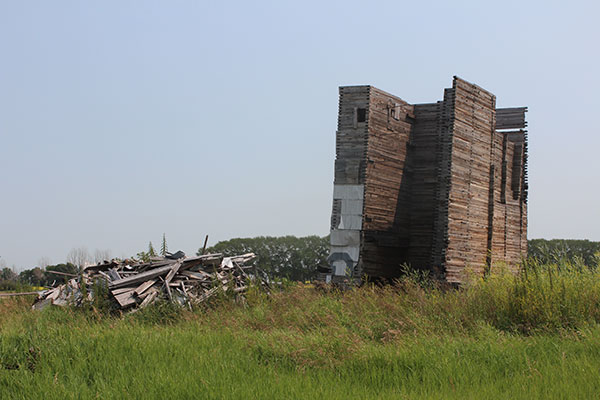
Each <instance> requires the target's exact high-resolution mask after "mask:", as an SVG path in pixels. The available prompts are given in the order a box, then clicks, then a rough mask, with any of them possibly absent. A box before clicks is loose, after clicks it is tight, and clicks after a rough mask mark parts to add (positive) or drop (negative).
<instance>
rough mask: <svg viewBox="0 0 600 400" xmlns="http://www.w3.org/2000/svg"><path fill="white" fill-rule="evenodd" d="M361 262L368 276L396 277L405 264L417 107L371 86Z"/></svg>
mask: <svg viewBox="0 0 600 400" xmlns="http://www.w3.org/2000/svg"><path fill="white" fill-rule="evenodd" d="M369 99H370V101H369V124H368V141H367V167H366V175H365V206H364V224H363V237H364V241H363V247H362V253H361V255H362V262H363V268H364V272H365V273H366V274H369V275H376V276H379V277H388V278H391V277H396V276H398V275H399V273H400V264H401V263H403V262H405V261H406V256H407V249H408V239H409V217H410V208H409V205H410V192H409V181H408V174H407V172H408V171H407V168H406V158H407V148H408V142H409V139H410V133H411V129H412V121H414V110H413V108H414V107H413V106H412V105H410V104H408V103H407V102H405V101H404V100H402V99H400V98H398V97H396V96H392V95H391V94H389V93H386V92H383V91H381V90H379V89H376V88H373V87H371V93H370V96H369Z"/></svg>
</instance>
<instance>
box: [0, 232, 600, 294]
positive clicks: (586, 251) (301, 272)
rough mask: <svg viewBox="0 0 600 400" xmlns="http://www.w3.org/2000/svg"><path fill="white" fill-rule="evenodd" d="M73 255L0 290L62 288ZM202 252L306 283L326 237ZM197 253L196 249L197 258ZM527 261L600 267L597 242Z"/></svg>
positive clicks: (535, 244)
mask: <svg viewBox="0 0 600 400" xmlns="http://www.w3.org/2000/svg"><path fill="white" fill-rule="evenodd" d="M76 250H78V251H75V252H74V251H72V252H71V253H70V254H69V259H70V260H73V261H74V262H66V263H62V264H56V265H48V266H47V267H45V268H40V267H35V268H32V269H27V270H25V271H22V272H21V273H19V274H17V273H16V272H14V271H13V270H12V269H10V268H2V269H0V290H15V289H18V288H19V287H22V286H34V287H35V286H51V285H54V284H57V283H63V282H65V281H66V280H68V279H69V277H70V275H76V274H77V273H78V272H79V271H80V269H81V266H82V265H83V261H82V260H84V258H85V257H84V252H83V251H81V250H80V249H76ZM106 252H107V251H106ZM166 252H167V244H166V239H165V237H164V235H163V240H162V243H161V246H160V250H159V251H158V252H157V251H155V250H154V247H153V246H152V243H149V246H148V251H145V252H140V253H138V254H137V258H140V259H143V260H145V259H149V258H150V257H151V256H155V255H157V254H163V255H164V254H166ZM205 252H207V253H223V254H224V255H225V256H231V255H237V254H244V253H255V254H256V255H257V256H258V259H257V261H256V267H257V269H258V270H259V271H260V272H261V273H262V274H264V275H265V276H268V277H270V278H287V279H290V280H294V281H307V280H311V279H314V278H315V277H316V276H317V269H318V268H319V267H326V266H327V256H328V255H329V236H324V237H319V236H316V235H315V236H305V237H296V236H280V237H273V236H259V237H254V238H236V239H230V240H225V241H221V242H218V243H217V244H215V245H214V246H212V247H209V248H207V249H206V250H205ZM76 253H77V254H76ZM201 253H202V248H200V249H199V250H198V253H197V254H201ZM75 255H77V257H75ZM103 255H106V254H103ZM528 256H529V257H530V258H534V259H536V260H538V261H539V262H540V263H541V264H548V263H554V262H562V261H569V262H579V263H583V264H585V265H588V266H590V267H595V266H598V265H599V264H600V242H592V241H589V240H565V239H552V240H546V239H532V240H529V254H528ZM96 258H98V257H96ZM100 258H102V257H100ZM54 272H58V273H54ZM65 274H66V275H65Z"/></svg>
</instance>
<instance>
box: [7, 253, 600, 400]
mask: <svg viewBox="0 0 600 400" xmlns="http://www.w3.org/2000/svg"><path fill="white" fill-rule="evenodd" d="M30 301H31V299H23V298H19V299H8V300H7V299H3V300H0V398H2V399H13V398H14V399H32V398H40V399H41V398H44V399H64V398H84V399H87V398H102V399H107V398H160V399H164V398H184V399H186V398H189V399H198V398H209V399H210V398H215V399H220V398H240V399H241V398H244V399H248V398H251V399H253V398H265V399H267V398H268V399H273V398H274V399H296V398H297V399H304V398H307V399H315V398H335V399H337V398H340V399H342V398H343V399H346V398H357V399H365V398H383V399H385V398H390V399H392V398H393V399H395V398H401V399H402V398H407V399H421V398H449V399H454V398H455V399H459V398H460V399H464V398H473V399H482V398H507V399H508V398H511V399H513V398H522V399H531V398H544V399H546V398H565V399H566V398H568V399H573V398H581V399H589V398H597V397H598V394H599V393H600V379H599V378H600V325H598V323H599V322H600V275H599V274H598V273H596V272H593V271H591V270H589V269H588V268H586V267H583V266H581V265H568V264H563V265H561V266H560V267H559V266H556V265H555V266H536V265H534V266H530V268H529V269H528V271H527V273H524V274H522V275H521V277H519V278H513V277H512V276H509V275H505V274H503V273H501V272H500V273H497V274H494V275H493V276H492V277H490V278H489V279H486V280H474V281H473V282H472V283H471V284H470V285H468V286H467V287H465V288H463V289H461V290H442V289H439V288H436V287H434V286H433V285H431V284H428V283H427V282H426V281H422V280H420V279H415V278H413V279H408V280H405V281H403V282H400V283H399V284H398V285H396V286H389V287H385V288H378V287H375V286H372V285H366V286H365V287H362V288H360V289H355V290H351V291H346V292H337V291H325V290H320V289H318V288H314V287H310V286H304V285H291V286H290V287H288V288H286V289H285V290H282V291H281V292H278V293H275V294H273V295H272V296H270V297H268V296H266V295H264V294H263V293H261V292H259V291H253V292H251V293H250V294H249V296H248V299H247V302H246V303H244V304H240V303H236V302H235V301H232V300H228V299H220V300H218V301H216V302H215V304H212V305H211V307H209V308H205V309H199V310H194V311H193V312H190V311H183V310H176V309H174V308H173V307H171V306H169V305H163V306H158V307H153V308H150V309H147V310H143V311H141V312H139V313H136V314H132V315H126V316H107V315H105V314H104V313H102V312H100V311H98V310H97V309H94V308H93V307H91V306H90V307H88V308H87V309H86V310H71V309H47V310H44V311H43V312H31V311H29V308H28V306H29V304H30Z"/></svg>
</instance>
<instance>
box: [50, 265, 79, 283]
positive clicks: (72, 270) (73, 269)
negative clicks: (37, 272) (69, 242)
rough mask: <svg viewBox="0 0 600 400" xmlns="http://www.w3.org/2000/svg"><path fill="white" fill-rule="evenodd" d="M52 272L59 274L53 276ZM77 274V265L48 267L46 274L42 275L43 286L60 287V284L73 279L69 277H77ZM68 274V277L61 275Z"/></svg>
mask: <svg viewBox="0 0 600 400" xmlns="http://www.w3.org/2000/svg"><path fill="white" fill-rule="evenodd" d="M52 271H55V272H60V274H53V273H52ZM78 273H79V268H78V267H77V265H74V264H71V263H63V264H56V265H48V266H47V267H46V272H45V273H44V280H43V282H44V285H45V286H49V285H52V284H53V283H54V285H60V284H61V283H65V282H67V281H68V280H69V279H71V278H73V277H72V276H70V275H77V274H78ZM62 274H69V275H62Z"/></svg>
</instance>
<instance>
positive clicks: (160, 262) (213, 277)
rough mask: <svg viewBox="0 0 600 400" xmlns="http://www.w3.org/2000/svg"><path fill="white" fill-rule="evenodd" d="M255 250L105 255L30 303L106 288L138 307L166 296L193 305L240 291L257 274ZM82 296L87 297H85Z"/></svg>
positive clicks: (88, 295)
mask: <svg viewBox="0 0 600 400" xmlns="http://www.w3.org/2000/svg"><path fill="white" fill-rule="evenodd" d="M254 258H256V256H255V255H254V254H253V253H248V254H243V255H239V256H233V257H223V255H222V254H207V255H201V256H197V257H185V254H183V252H177V253H175V254H168V255H167V256H166V257H153V258H151V260H150V261H149V262H141V261H137V260H131V259H126V260H118V259H114V260H112V261H105V262H103V263H101V264H97V265H93V266H89V267H87V268H85V269H84V270H83V272H82V274H81V275H80V276H78V277H77V278H73V279H70V280H69V281H68V282H66V283H65V284H62V285H60V286H57V287H54V288H51V289H48V290H45V291H43V292H42V293H40V295H39V296H38V299H37V300H36V302H35V303H34V305H33V309H41V308H44V307H45V306H47V305H50V304H54V305H59V306H66V305H81V304H82V303H83V302H84V301H92V300H93V299H94V295H95V294H94V291H95V290H96V291H98V290H99V288H105V289H107V290H108V292H109V293H110V296H109V297H110V299H112V301H113V303H114V305H115V306H116V307H118V308H120V309H131V310H137V309H140V308H143V307H146V306H147V305H149V304H151V303H153V302H154V301H156V300H158V299H165V300H170V301H172V302H175V303H178V304H180V305H182V306H188V307H190V308H191V306H192V304H199V303H202V302H204V301H206V300H207V299H209V298H210V297H211V296H213V295H215V294H216V293H218V292H219V291H224V292H227V291H229V290H230V291H232V292H233V293H235V294H242V293H243V292H244V291H246V289H247V288H248V285H249V284H250V283H251V281H252V280H254V279H256V280H257V282H256V283H257V284H259V285H266V284H267V283H266V282H265V281H263V280H260V279H259V278H258V277H257V275H256V272H255V271H254V267H253V265H251V264H250V261H252V260H253V259H254ZM84 297H85V299H84Z"/></svg>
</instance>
